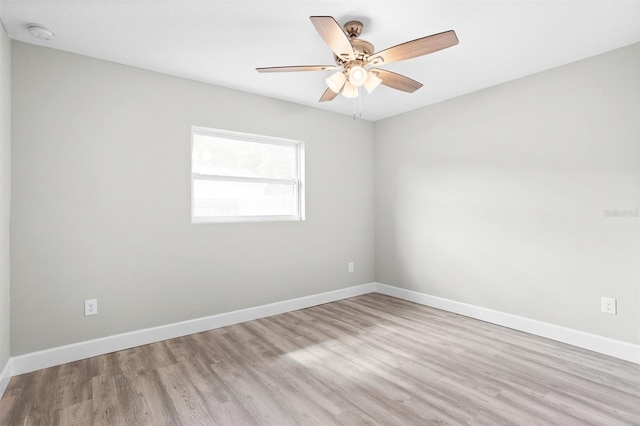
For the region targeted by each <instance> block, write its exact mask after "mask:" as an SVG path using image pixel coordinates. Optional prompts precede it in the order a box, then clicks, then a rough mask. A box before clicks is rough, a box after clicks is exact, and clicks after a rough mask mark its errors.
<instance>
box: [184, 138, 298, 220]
mask: <svg viewBox="0 0 640 426" xmlns="http://www.w3.org/2000/svg"><path fill="white" fill-rule="evenodd" d="M191 140H192V142H191V154H192V160H191V219H192V222H194V223H202V222H238V221H270V220H274V221H275V220H304V144H303V143H302V142H299V141H292V140H287V139H280V138H273V137H267V136H258V135H250V134H245V133H236V132H229V131H223V130H214V129H206V128H202V127H193V128H192V130H191Z"/></svg>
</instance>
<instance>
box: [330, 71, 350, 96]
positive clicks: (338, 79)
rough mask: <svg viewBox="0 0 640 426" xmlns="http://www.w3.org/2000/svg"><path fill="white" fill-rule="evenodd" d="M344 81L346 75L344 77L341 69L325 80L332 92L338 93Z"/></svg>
mask: <svg viewBox="0 0 640 426" xmlns="http://www.w3.org/2000/svg"><path fill="white" fill-rule="evenodd" d="M345 81H347V77H345V75H344V73H343V72H342V71H338V72H337V73H335V74H333V75H331V77H329V78H327V79H326V80H325V82H326V83H327V86H329V89H331V91H332V92H333V93H340V89H342V86H344V83H345Z"/></svg>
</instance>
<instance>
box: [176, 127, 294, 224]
mask: <svg viewBox="0 0 640 426" xmlns="http://www.w3.org/2000/svg"><path fill="white" fill-rule="evenodd" d="M195 135H200V136H213V137H219V138H224V139H228V140H237V141H240V142H253V143H262V144H268V145H286V146H294V147H295V148H296V150H295V152H296V177H294V179H270V178H254V177H237V176H224V175H212V174H202V173H194V171H193V157H192V155H193V139H194V136H195ZM189 158H190V161H191V223H192V224H203V223H234V222H279V221H303V220H305V195H304V193H305V184H304V175H305V173H304V142H302V141H297V140H292V139H283V138H277V137H273V136H262V135H255V134H251V133H241V132H233V131H230V130H220V129H211V128H208V127H200V126H192V127H191V153H190V155H189ZM196 179H198V180H214V181H223V182H251V183H275V184H288V185H293V187H294V191H295V194H296V196H297V197H296V198H297V214H295V215H261V216H207V217H195V215H194V194H193V183H194V180H196Z"/></svg>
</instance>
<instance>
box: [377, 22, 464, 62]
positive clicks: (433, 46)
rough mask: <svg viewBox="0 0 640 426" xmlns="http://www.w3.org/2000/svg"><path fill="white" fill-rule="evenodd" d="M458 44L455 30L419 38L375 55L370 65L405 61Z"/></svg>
mask: <svg viewBox="0 0 640 426" xmlns="http://www.w3.org/2000/svg"><path fill="white" fill-rule="evenodd" d="M456 44H458V37H457V36H456V32H455V31H453V30H450V31H445V32H443V33H438V34H433V35H430V36H426V37H422V38H418V39H415V40H411V41H408V42H406V43H402V44H399V45H397V46H393V47H390V48H388V49H385V50H382V51H380V52H378V53H374V54H373V55H371V56H370V57H369V63H371V64H374V65H378V64H383V63H384V64H389V63H391V62H398V61H404V60H405V59H411V58H415V57H417V56H422V55H426V54H428V53H433V52H437V51H438V50H442V49H446V48H447V47H451V46H455V45H456Z"/></svg>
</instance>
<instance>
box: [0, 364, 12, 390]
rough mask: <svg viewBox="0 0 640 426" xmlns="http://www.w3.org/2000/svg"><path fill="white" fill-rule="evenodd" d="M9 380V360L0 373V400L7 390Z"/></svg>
mask: <svg viewBox="0 0 640 426" xmlns="http://www.w3.org/2000/svg"><path fill="white" fill-rule="evenodd" d="M9 380H11V358H9V359H8V360H7V364H6V365H5V366H4V368H3V369H2V372H1V373H0V398H2V395H4V391H6V390H7V385H8V384H9Z"/></svg>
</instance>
